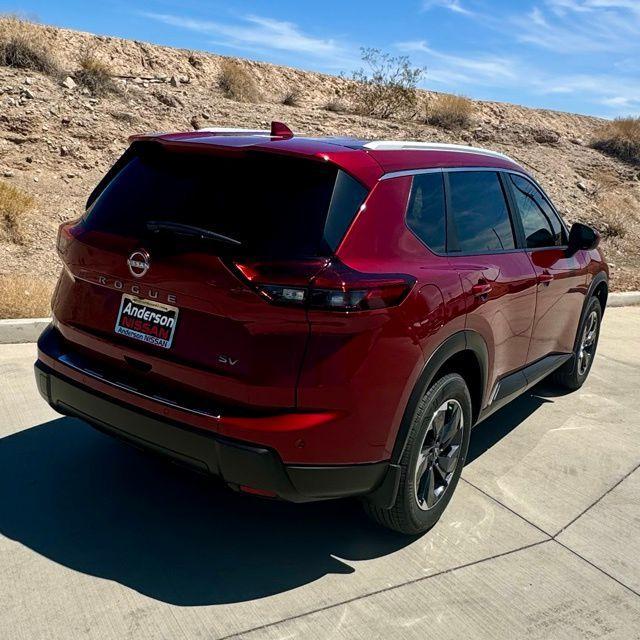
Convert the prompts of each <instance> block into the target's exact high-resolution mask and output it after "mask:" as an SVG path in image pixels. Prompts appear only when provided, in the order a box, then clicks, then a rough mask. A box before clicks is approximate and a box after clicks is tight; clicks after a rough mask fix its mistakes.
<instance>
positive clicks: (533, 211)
mask: <svg viewBox="0 0 640 640" xmlns="http://www.w3.org/2000/svg"><path fill="white" fill-rule="evenodd" d="M509 180H510V181H511V186H512V191H513V196H514V198H515V201H516V206H517V208H518V212H519V213H520V219H521V220H522V226H523V228H524V237H525V240H526V242H527V248H528V249H537V248H540V247H557V246H560V245H563V244H565V237H564V235H565V234H564V231H563V229H562V225H561V224H560V220H558V217H557V216H556V213H555V211H553V209H552V208H551V206H550V205H549V203H548V202H547V200H546V199H545V197H544V196H543V195H542V194H541V193H540V191H539V190H538V189H537V188H536V187H535V185H533V184H532V183H531V182H529V180H526V179H525V178H522V177H521V176H516V175H513V174H509Z"/></svg>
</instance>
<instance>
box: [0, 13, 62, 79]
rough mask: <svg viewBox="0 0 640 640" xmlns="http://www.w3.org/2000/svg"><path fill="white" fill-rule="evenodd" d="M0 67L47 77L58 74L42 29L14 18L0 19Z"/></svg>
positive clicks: (4, 17) (3, 17)
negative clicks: (38, 72)
mask: <svg viewBox="0 0 640 640" xmlns="http://www.w3.org/2000/svg"><path fill="white" fill-rule="evenodd" d="M0 65H1V66H4V67H14V68H16V69H28V70H30V71H40V72H41V73H46V74H48V75H56V74H57V73H58V72H59V70H58V65H57V63H56V61H55V59H54V57H53V56H52V55H51V53H50V51H49V49H48V48H47V44H46V42H45V39H44V37H43V31H42V28H41V27H39V26H38V25H35V24H33V23H32V22H28V21H26V20H22V19H21V18H18V17H15V16H2V17H0Z"/></svg>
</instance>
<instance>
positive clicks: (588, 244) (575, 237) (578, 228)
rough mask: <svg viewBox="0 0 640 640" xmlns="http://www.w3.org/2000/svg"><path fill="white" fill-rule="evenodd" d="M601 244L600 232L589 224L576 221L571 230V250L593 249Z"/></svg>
mask: <svg viewBox="0 0 640 640" xmlns="http://www.w3.org/2000/svg"><path fill="white" fill-rule="evenodd" d="M598 244H600V234H599V233H598V232H597V231H596V230H595V229H594V228H593V227H590V226H589V225H586V224H582V223H580V222H574V223H573V225H572V226H571V230H570V231H569V250H571V251H580V250H585V251H591V249H595V248H596V247H597V246H598Z"/></svg>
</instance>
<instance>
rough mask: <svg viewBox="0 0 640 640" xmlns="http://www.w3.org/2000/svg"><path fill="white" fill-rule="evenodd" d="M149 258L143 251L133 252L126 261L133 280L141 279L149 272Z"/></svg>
mask: <svg viewBox="0 0 640 640" xmlns="http://www.w3.org/2000/svg"><path fill="white" fill-rule="evenodd" d="M150 263H151V256H149V254H148V253H147V252H146V251H145V250H144V249H140V250H139V251H134V252H133V253H132V254H131V255H130V256H129V258H128V259H127V265H128V266H129V271H130V272H131V275H132V276H133V277H134V278H142V276H143V275H144V274H145V273H147V271H149V266H150Z"/></svg>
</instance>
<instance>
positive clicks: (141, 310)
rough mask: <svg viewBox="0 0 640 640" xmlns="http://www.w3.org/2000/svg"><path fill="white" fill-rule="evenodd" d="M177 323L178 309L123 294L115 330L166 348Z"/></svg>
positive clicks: (171, 340) (169, 344)
mask: <svg viewBox="0 0 640 640" xmlns="http://www.w3.org/2000/svg"><path fill="white" fill-rule="evenodd" d="M177 324H178V309H177V307H171V306H169V305H168V304H160V303H159V302H152V301H150V300H142V299H141V298H136V297H135V296H131V295H129V294H126V293H125V294H123V296H122V301H121V302H120V310H119V311H118V319H117V320H116V327H115V332H116V333H118V334H120V335H121V336H127V338H133V339H134V340H141V341H142V342H146V343H148V344H153V345H156V346H157V347H162V348H164V349H168V348H169V347H170V346H171V343H172V342H173V335H174V333H175V331H176V325H177Z"/></svg>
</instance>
